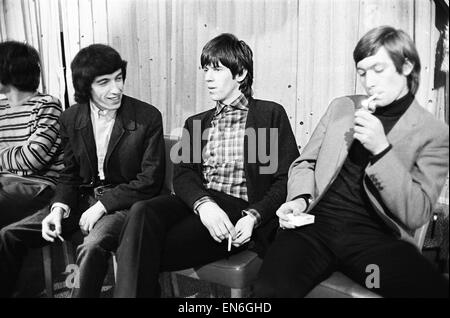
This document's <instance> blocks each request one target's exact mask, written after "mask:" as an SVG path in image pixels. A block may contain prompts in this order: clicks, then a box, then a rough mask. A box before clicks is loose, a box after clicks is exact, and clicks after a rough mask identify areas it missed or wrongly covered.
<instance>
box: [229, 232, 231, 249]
mask: <svg viewBox="0 0 450 318" xmlns="http://www.w3.org/2000/svg"><path fill="white" fill-rule="evenodd" d="M229 251H231V234H229V235H228V252H229Z"/></svg>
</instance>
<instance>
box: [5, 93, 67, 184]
mask: <svg viewBox="0 0 450 318" xmlns="http://www.w3.org/2000/svg"><path fill="white" fill-rule="evenodd" d="M46 97H51V96H49V95H47V96H46ZM30 102H32V101H30ZM33 103H34V105H33V106H34V108H33V110H32V112H31V114H30V116H27V117H28V118H27V119H26V121H27V122H22V125H25V124H26V125H28V127H29V128H30V134H29V135H28V138H26V139H25V140H23V141H22V142H20V143H19V144H15V145H11V146H9V147H6V148H1V147H0V148H1V149H0V165H1V167H2V169H3V170H8V171H10V172H13V173H16V174H19V175H23V176H27V175H31V174H35V173H38V172H39V171H40V170H43V169H48V168H49V166H50V165H51V164H52V162H53V161H54V159H55V156H57V155H58V153H59V146H60V143H61V139H60V137H59V116H60V115H61V113H62V107H61V103H60V101H59V100H58V99H56V98H53V97H51V98H42V99H40V100H39V101H33ZM24 106H32V105H24ZM24 119H25V118H24Z"/></svg>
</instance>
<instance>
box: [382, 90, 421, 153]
mask: <svg viewBox="0 0 450 318" xmlns="http://www.w3.org/2000/svg"><path fill="white" fill-rule="evenodd" d="M418 107H422V106H420V105H419V104H418V103H417V101H416V100H415V99H414V101H413V102H412V104H411V105H410V106H409V107H408V109H407V110H406V112H405V113H404V114H403V115H402V116H401V117H400V119H399V120H398V121H397V123H396V124H395V125H394V127H392V129H391V131H390V132H389V133H388V135H387V137H388V141H389V142H390V143H391V144H392V145H395V144H397V143H398V142H399V141H400V140H402V139H403V138H404V137H405V135H406V134H408V132H410V131H411V130H413V129H414V127H415V126H416V125H417V124H418V123H419V122H420V115H419V112H417V108H418ZM394 151H395V148H394Z"/></svg>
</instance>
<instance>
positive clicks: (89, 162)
mask: <svg viewBox="0 0 450 318" xmlns="http://www.w3.org/2000/svg"><path fill="white" fill-rule="evenodd" d="M71 68H72V76H73V84H74V88H75V99H76V101H77V102H78V103H79V104H76V105H73V106H72V107H70V108H69V109H67V110H66V111H65V112H64V113H63V114H62V115H61V139H62V144H63V146H64V165H65V167H64V170H63V171H62V173H61V175H60V178H59V180H58V184H57V187H56V194H55V196H54V198H53V200H52V204H51V206H50V213H48V208H47V209H44V210H42V211H40V212H38V213H36V214H34V215H32V216H31V217H29V218H26V219H24V220H22V221H19V222H18V223H15V224H12V225H10V226H8V227H6V228H4V229H2V231H1V236H0V295H1V296H9V295H11V292H12V289H13V287H14V283H15V281H16V278H17V275H18V271H19V269H20V265H21V262H22V259H23V256H24V255H25V253H26V252H27V250H28V249H29V248H36V247H41V246H44V245H45V244H48V243H49V242H54V240H58V239H61V240H62V239H63V238H62V236H64V237H70V235H71V234H72V233H73V232H74V231H75V230H77V229H78V228H80V229H81V231H82V232H83V234H84V235H85V237H84V241H83V243H82V244H81V245H80V246H79V247H78V249H77V265H78V266H79V275H78V278H79V281H77V282H76V285H78V283H79V288H76V294H75V295H76V296H78V297H96V296H99V295H100V291H101V286H102V283H103V280H104V276H105V274H106V271H107V264H108V258H109V257H110V256H111V251H115V249H116V248H117V245H118V239H119V234H120V231H121V229H122V225H123V222H124V220H125V216H126V214H127V211H128V210H129V209H130V207H131V206H132V205H133V204H134V203H135V202H137V201H140V200H145V199H149V198H152V197H154V196H156V195H158V194H159V192H160V190H161V187H162V183H163V180H164V162H165V161H164V139H163V129H162V119H161V114H160V112H159V111H158V110H157V109H156V108H155V107H153V106H151V105H149V104H147V103H144V102H141V101H139V100H137V99H134V98H131V97H128V96H125V95H123V87H124V81H125V76H126V61H124V60H122V58H121V57H120V55H119V53H117V51H115V50H114V49H113V48H111V47H109V46H106V45H100V44H94V45H91V46H89V47H86V48H84V49H82V50H81V51H80V52H79V53H78V54H77V55H76V56H75V58H74V60H73V62H72V64H71ZM61 235H62V236H61Z"/></svg>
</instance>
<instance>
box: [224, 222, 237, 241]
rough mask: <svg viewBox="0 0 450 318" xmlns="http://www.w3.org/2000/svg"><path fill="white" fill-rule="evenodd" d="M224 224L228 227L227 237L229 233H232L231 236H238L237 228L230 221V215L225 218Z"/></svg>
mask: <svg viewBox="0 0 450 318" xmlns="http://www.w3.org/2000/svg"><path fill="white" fill-rule="evenodd" d="M224 225H225V228H226V231H227V237H228V234H230V235H231V237H235V236H236V229H235V227H234V226H233V224H232V223H231V221H230V219H229V218H228V217H227V218H226V219H225V220H224Z"/></svg>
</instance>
